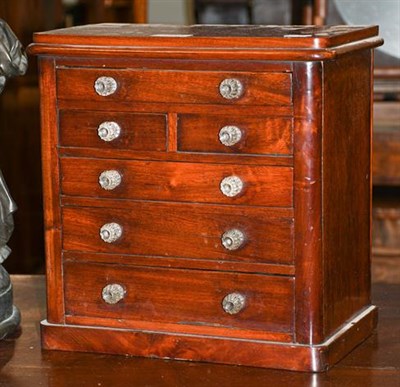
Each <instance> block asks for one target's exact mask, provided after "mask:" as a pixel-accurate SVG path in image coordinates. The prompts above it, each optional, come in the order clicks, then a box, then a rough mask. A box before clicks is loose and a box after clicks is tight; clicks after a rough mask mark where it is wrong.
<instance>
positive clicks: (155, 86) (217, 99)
mask: <svg viewBox="0 0 400 387" xmlns="http://www.w3.org/2000/svg"><path fill="white" fill-rule="evenodd" d="M230 80H234V81H233V83H234V84H231V83H230ZM291 82H292V80H291V74H289V73H278V72H277V73H251V72H222V71H176V70H142V69H129V70H116V69H96V68H92V69H87V68H60V69H58V70H57V96H58V98H60V99H63V100H85V101H87V100H90V101H94V102H95V101H99V102H100V101H104V102H106V101H123V102H161V103H184V104H189V103H191V104H238V105H291V104H292V91H291V86H292V85H291ZM237 84H240V86H239V85H237ZM96 90H97V91H96ZM224 94H225V95H226V97H224V96H223V95H224ZM230 95H233V97H232V98H231V97H230ZM103 108H104V109H107V105H104V106H103Z"/></svg>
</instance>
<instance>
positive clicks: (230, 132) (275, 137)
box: [178, 114, 293, 155]
mask: <svg viewBox="0 0 400 387" xmlns="http://www.w3.org/2000/svg"><path fill="white" fill-rule="evenodd" d="M178 150H179V151H183V152H215V153H238V154H282V155H286V154H292V153H293V139H292V119H291V118H283V117H277V118H272V117H263V116H242V115H240V116H230V117H227V116H223V115H216V116H208V115H195V114H182V115H180V116H179V121H178Z"/></svg>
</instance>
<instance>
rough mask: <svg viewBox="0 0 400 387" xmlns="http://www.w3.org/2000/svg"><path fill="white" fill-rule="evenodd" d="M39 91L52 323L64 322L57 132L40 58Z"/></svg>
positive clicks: (45, 65) (45, 63) (49, 69)
mask: <svg viewBox="0 0 400 387" xmlns="http://www.w3.org/2000/svg"><path fill="white" fill-rule="evenodd" d="M39 70H40V73H41V74H42V76H41V77H40V84H39V89H40V93H41V96H42V102H43V103H44V104H46V106H47V109H45V110H42V111H41V141H42V148H41V150H42V176H43V177H42V179H43V197H44V201H43V211H44V230H45V253H46V259H47V265H46V274H47V278H48V279H47V286H48V290H49V291H48V293H47V305H48V314H47V319H48V320H49V321H52V322H57V323H62V322H63V321H64V288H63V286H62V262H61V261H60V260H59V259H58V258H59V257H60V254H61V211H60V207H59V195H60V181H59V180H60V177H59V176H58V175H54V172H53V171H54V170H57V169H58V168H59V160H58V156H57V141H58V139H57V132H56V131H54V130H52V129H53V125H54V122H55V121H56V120H57V110H56V103H57V101H56V90H55V88H54V83H55V61H54V59H52V58H42V59H41V60H40V63H39Z"/></svg>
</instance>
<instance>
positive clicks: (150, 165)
mask: <svg viewBox="0 0 400 387" xmlns="http://www.w3.org/2000/svg"><path fill="white" fill-rule="evenodd" d="M61 176H62V193H63V194H65V195H74V196H87V197H91V196H96V197H104V198H115V199H129V198H133V199H148V200H167V201H186V202H188V201H190V202H204V203H223V204H243V205H256V206H285V207H290V206H292V204H293V189H292V185H293V170H292V168H290V167H271V166H248V165H231V164H201V163H179V162H157V161H150V162H146V161H125V160H100V159H99V160H97V159H80V158H62V159H61ZM112 179H114V180H112ZM115 179H117V180H115ZM113 182H114V184H113Z"/></svg>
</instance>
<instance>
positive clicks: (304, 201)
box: [30, 25, 381, 372]
mask: <svg viewBox="0 0 400 387" xmlns="http://www.w3.org/2000/svg"><path fill="white" fill-rule="evenodd" d="M376 33H377V30H376V28H375V27H367V28H360V27H354V28H348V27H319V28H316V27H298V28H297V27H287V28H277V27H254V28H252V29H250V28H249V27H248V26H246V27H228V26H222V27H217V26H210V27H204V26H193V27H177V26H170V27H168V26H163V27H162V26H132V25H114V26H110V25H98V26H87V27H81V28H73V29H67V30H60V31H55V32H47V33H42V34H36V35H35V40H36V43H35V44H34V45H33V46H32V47H31V48H30V51H31V52H32V53H36V54H39V56H40V57H41V58H43V57H45V58H53V59H54V61H55V62H56V64H55V70H54V69H53V68H52V69H51V71H52V75H51V77H53V78H52V79H53V81H54V82H53V84H52V85H48V87H49V89H51V92H50V93H48V94H49V95H51V96H52V97H51V98H52V101H53V97H54V96H55V98H56V102H57V104H56V106H55V105H54V104H53V105H48V104H47V103H45V104H43V105H42V109H43V111H44V112H46V111H48V109H51V110H52V112H51V113H50V116H49V117H51V120H49V121H48V122H47V121H45V122H44V124H45V130H49V131H50V130H51V133H52V134H51V136H53V137H52V141H53V145H52V146H53V147H54V148H51V151H49V149H48V148H46V147H45V150H44V153H45V154H47V160H46V165H47V167H46V168H48V169H46V171H47V172H46V173H48V171H49V170H50V169H51V168H53V173H54V174H56V175H57V178H56V179H54V180H53V181H52V182H51V184H52V187H53V188H52V189H51V190H50V191H49V192H47V193H46V195H47V196H46V197H48V196H50V195H52V198H53V199H52V200H55V201H54V203H56V200H58V201H57V208H55V209H54V211H55V213H56V216H57V217H59V216H60V219H61V220H62V221H61V224H57V227H60V231H61V234H57V235H53V236H52V238H53V241H52V242H51V243H50V244H49V246H57V248H58V249H59V248H61V249H62V251H60V250H57V251H56V253H57V256H56V255H54V256H50V257H48V258H47V264H48V266H50V267H54V268H55V270H56V271H55V273H54V274H53V273H52V272H49V273H48V275H49V276H53V277H54V278H53V281H52V282H50V286H49V287H48V292H49V294H50V296H49V297H50V298H51V297H52V295H51V291H52V287H53V286H54V285H55V280H56V281H59V280H60V279H61V278H60V277H62V284H60V285H59V286H61V287H62V290H61V291H59V292H58V293H56V295H55V297H54V299H56V300H58V301H59V302H60V301H64V302H65V309H62V308H63V307H64V305H63V304H62V302H60V304H61V305H59V306H58V308H57V310H56V316H58V317H60V318H63V319H64V321H62V322H54V321H50V320H47V321H44V322H43V323H42V339H43V346H44V347H45V348H49V349H50V348H52V349H59V350H76V351H98V352H106V353H125V354H131V355H142V356H151V357H162V358H176V359H187V360H200V361H210V362H224V363H228V364H246V365H253V366H262V367H274V368H285V369H290V370H302V371H314V372H316V371H324V370H326V369H327V368H329V367H331V366H332V365H333V364H335V363H336V362H338V361H339V360H340V359H341V358H342V357H343V356H345V355H346V354H347V353H348V352H349V351H351V350H352V349H353V348H354V347H356V346H357V345H358V344H359V343H360V342H362V341H363V340H365V339H366V338H367V337H368V336H369V335H370V334H371V332H372V330H373V329H374V327H375V326H376V319H377V309H376V307H374V306H373V305H371V302H370V288H369V280H370V274H369V264H370V259H369V254H370V236H369V235H370V234H369V233H370V204H371V202H370V189H371V184H370V183H371V178H370V170H369V167H370V151H371V147H370V127H371V109H370V108H371V95H372V89H371V81H372V70H371V69H372V55H371V51H372V48H373V47H375V46H376V45H378V44H380V43H381V40H380V39H379V38H378V37H377V36H376ZM182 34H186V35H185V36H184V37H183V36H182ZM156 58H159V61H158V60H155V59H156ZM243 59H246V61H243ZM327 59H329V60H327ZM326 60H327V61H326ZM140 63H141V64H142V65H140ZM158 63H159V67H158V66H157V65H158ZM146 64H148V65H146ZM48 71H50V69H48ZM100 76H112V77H113V78H115V80H116V82H117V86H118V87H117V90H116V91H115V93H113V94H111V95H109V96H106V97H104V96H100V95H97V93H96V92H95V90H94V83H95V81H96V79H97V78H98V77H100ZM54 77H55V79H54ZM228 78H235V79H238V80H240V81H241V82H242V84H243V95H242V96H241V97H238V98H233V99H224V98H223V97H222V96H221V94H220V91H219V85H220V84H221V82H222V81H223V80H224V79H228ZM354 78H357V80H356V81H355V80H354ZM338 79H339V80H340V82H337V80H338ZM360 96H362V98H361V100H360V98H359V97H360ZM45 102H46V100H45ZM53 103H54V102H53ZM75 113H77V121H78V123H76V122H75V120H74V114H75ZM102 114H104V116H105V117H107V119H109V117H116V118H118V117H126V118H122V120H124V119H125V121H124V122H123V124H124V127H125V126H130V125H131V121H130V119H131V118H132V119H133V120H134V121H135V120H142V122H145V121H146V117H149V121H148V122H145V123H144V131H145V132H146V133H148V134H149V135H150V137H151V131H152V129H151V126H152V125H154V132H155V133H156V139H158V140H156V145H155V147H154V149H152V148H151V146H150V147H149V142H148V138H147V137H148V136H145V135H144V134H142V135H141V136H139V137H138V138H136V141H134V140H132V141H130V142H128V144H127V143H124V142H122V143H121V144H120V146H108V145H102V146H100V145H99V144H98V142H99V140H97V139H95V136H96V127H97V125H98V122H99V121H100V122H101V121H102V118H101V115H102ZM59 117H61V120H58V118H59ZM65 117H67V119H65ZM228 117H229V120H230V121H231V122H230V123H229V124H235V123H237V124H238V125H239V124H240V125H243V126H244V139H243V145H239V146H237V147H233V148H232V151H230V152H223V151H220V150H219V149H221V148H220V146H219V145H218V147H219V148H217V146H216V144H217V142H216V141H219V139H218V134H219V128H220V125H222V124H224V123H225V122H226V121H225V120H226V119H227V118H228ZM256 119H257V120H258V121H256ZM151 120H154V121H153V123H150V121H151ZM264 120H265V121H264ZM247 125H249V126H248V127H247ZM133 126H135V125H133ZM81 127H82V128H83V130H82V133H77V134H75V133H68V134H66V132H68V131H73V132H79V131H80V128H81ZM60 129H61V131H62V134H61V140H60V141H59V139H58V137H57V136H58V133H59V130H60ZM138 130H139V131H140V128H137V127H136V129H135V128H134V129H133V132H135V131H138ZM130 131H132V129H130ZM263 132H264V133H265V134H264V136H265V139H263V140H262V141H260V142H258V141H257V139H258V138H260V137H262V136H263V134H262V133H263ZM210 133H211V134H210ZM47 135H48V136H49V133H47ZM65 136H67V138H69V139H68V141H66V142H65V141H64V140H65ZM47 138H49V137H47ZM123 138H124V136H122V139H123ZM76 139H78V142H74V141H76ZM248 139H249V140H248ZM247 140H248V142H247ZM121 141H122V140H121ZM157 141H158V142H157ZM162 142H163V145H162V146H161V143H162ZM133 143H135V145H134V149H132V148H131V147H130V146H131V144H133ZM116 144H117V143H116ZM150 144H151V142H150ZM60 145H61V146H60ZM241 146H242V147H243V148H244V151H245V152H243V153H242V151H241V148H240V147H241ZM355 161H357V163H356V162H355ZM111 169H115V170H118V171H120V173H121V175H122V182H121V185H120V186H118V187H116V188H115V190H112V191H109V192H105V191H104V190H103V189H102V188H100V186H99V182H98V178H99V174H100V173H101V172H102V171H104V170H111ZM227 176H239V177H240V178H241V179H242V180H243V182H244V186H243V192H241V193H240V194H239V195H237V196H236V197H226V196H224V195H223V194H222V193H221V190H220V183H221V180H222V179H223V178H225V177H227ZM47 184H50V182H49V181H48V180H47ZM354 195H355V196H356V197H357V199H356V200H355V198H354ZM60 214H61V215H60ZM49 222H50V223H54V219H53V218H52V217H50V218H49ZM111 222H114V223H118V224H119V225H120V226H121V229H122V234H121V236H120V237H119V238H118V239H116V240H115V241H113V242H112V243H106V242H105V241H103V240H102V238H101V237H100V234H99V231H100V229H101V227H102V226H103V225H104V224H106V223H111ZM232 229H238V230H240V231H241V232H242V233H243V236H244V239H243V242H242V245H240V247H238V248H237V249H236V250H229V249H227V248H226V247H224V246H223V244H222V243H221V236H222V235H223V234H224V233H226V232H227V231H228V230H232ZM48 235H49V236H50V237H51V234H50V233H48ZM53 252H54V249H53V250H51V251H50V253H53ZM54 260H56V261H57V262H56V263H55V262H54ZM207 261H208V262H207ZM171 262H173V263H171ZM224 262H226V265H225V263H224ZM236 263H237V265H236ZM60 269H61V270H60ZM49 270H51V269H49ZM60 271H61V273H60ZM118 279H120V281H122V285H123V286H124V287H125V289H127V296H126V297H127V298H126V300H125V299H124V300H122V301H120V302H119V303H117V304H116V305H115V306H113V307H111V306H109V305H107V304H106V303H105V302H104V300H103V299H102V297H101V289H102V288H103V287H104V286H105V285H106V284H107V283H109V282H108V281H111V282H110V283H118ZM191 285H192V287H191ZM342 285H343V286H342ZM62 292H65V293H64V294H63V293H62ZM235 292H240V293H244V294H245V295H246V300H247V299H248V303H247V301H246V303H245V304H244V305H245V306H244V308H243V310H242V311H240V312H239V313H237V314H235V315H232V316H226V315H225V314H224V313H225V312H224V313H223V314H222V316H221V315H220V314H219V313H221V302H222V300H223V298H224V297H225V295H226V294H227V293H235ZM62 295H63V297H64V298H63V300H60V297H61V296H62ZM268 298H269V299H270V302H268V303H267V301H266V300H267V299H268ZM54 299H53V302H55V301H54ZM186 299H187V300H188V304H185V303H184V301H185V300H186ZM198 299H200V300H201V301H200V304H199V305H200V307H199V308H197V307H196V300H198ZM252 300H255V301H254V302H255V306H254V309H253V306H252V303H251V302H252ZM261 300H262V301H261ZM267 305H268V307H267V311H266V313H263V309H264V308H265V307H266V306H267ZM202 309H204V313H202ZM62 312H64V314H63V315H62ZM61 315H62V316H61Z"/></svg>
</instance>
